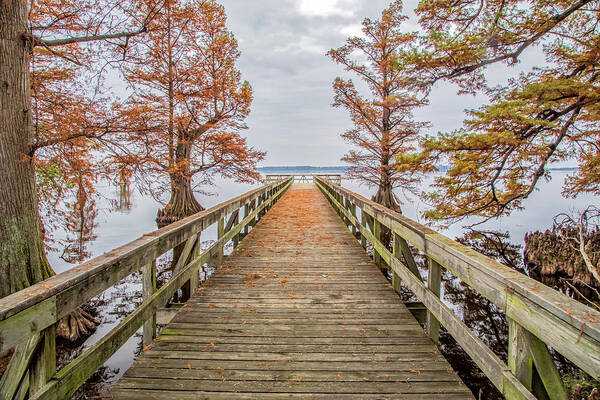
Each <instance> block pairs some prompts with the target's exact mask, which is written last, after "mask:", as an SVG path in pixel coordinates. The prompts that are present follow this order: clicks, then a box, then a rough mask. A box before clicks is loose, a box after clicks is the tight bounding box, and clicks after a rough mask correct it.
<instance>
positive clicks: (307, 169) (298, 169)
mask: <svg viewBox="0 0 600 400" xmlns="http://www.w3.org/2000/svg"><path fill="white" fill-rule="evenodd" d="M347 168H348V167H345V166H342V165H339V166H324V167H320V166H313V165H294V166H268V167H260V168H257V170H258V171H259V172H263V173H273V172H277V173H279V172H294V173H311V172H338V173H344V172H346V169H347ZM437 168H438V170H439V171H441V172H444V171H447V170H448V168H449V167H448V166H447V165H439V166H438V167H437ZM548 170H550V171H564V172H573V171H577V167H552V168H548Z"/></svg>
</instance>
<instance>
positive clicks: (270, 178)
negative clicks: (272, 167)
mask: <svg viewBox="0 0 600 400" xmlns="http://www.w3.org/2000/svg"><path fill="white" fill-rule="evenodd" d="M289 177H292V178H294V181H296V180H299V181H301V182H303V181H306V180H307V179H308V177H311V178H313V180H314V178H315V177H319V178H325V179H329V180H332V181H333V182H335V183H337V184H338V185H341V183H342V174H302V173H299V174H266V175H265V181H267V182H272V181H276V180H279V179H286V178H289Z"/></svg>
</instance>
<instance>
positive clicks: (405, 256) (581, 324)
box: [314, 177, 600, 400]
mask: <svg viewBox="0 0 600 400" xmlns="http://www.w3.org/2000/svg"><path fill="white" fill-rule="evenodd" d="M314 181H315V184H316V185H317V186H318V187H319V189H320V190H321V191H322V192H323V193H324V195H325V196H326V197H327V198H328V200H329V201H330V203H331V204H332V206H333V207H334V208H335V209H336V211H337V212H338V214H339V215H340V217H341V218H342V219H343V220H344V221H345V223H346V225H347V226H348V227H349V229H351V231H352V232H353V233H354V234H355V236H356V238H357V239H358V240H360V241H361V243H362V245H363V247H365V248H366V244H367V241H368V242H370V243H371V244H372V246H373V250H374V258H375V261H376V264H378V265H380V266H382V267H384V268H390V269H391V270H392V276H393V279H392V285H393V286H394V288H396V290H399V287H400V281H402V282H404V284H405V285H406V286H407V287H408V288H409V289H410V290H411V291H412V293H413V294H414V295H415V296H416V297H417V298H418V299H419V300H420V301H421V302H422V303H423V304H424V305H425V307H426V308H427V321H426V330H427V332H428V333H429V335H430V336H431V338H432V339H433V340H434V342H436V343H437V342H438V335H439V326H440V323H441V324H442V325H443V326H444V327H445V328H446V330H447V331H448V333H449V334H450V335H452V337H453V338H454V339H455V340H456V341H457V342H458V344H460V346H461V347H462V348H463V349H464V350H465V351H466V352H467V353H468V354H469V356H470V357H471V358H472V359H473V361H474V362H476V363H477V365H478V366H479V367H480V368H481V370H482V371H483V372H484V373H485V374H486V376H487V377H488V378H489V379H490V380H491V382H492V383H493V384H494V385H495V386H496V387H497V388H498V389H499V390H500V392H502V393H503V394H504V395H505V397H506V398H507V399H509V400H512V399H535V398H549V399H561V400H566V399H567V394H566V391H565V389H564V388H563V385H562V382H561V379H560V375H559V373H558V371H557V369H556V366H555V364H554V361H553V358H552V356H551V355H550V353H549V351H548V346H550V347H552V348H553V349H554V350H556V351H557V352H559V353H560V354H562V355H563V356H565V357H566V358H567V359H569V360H570V361H571V362H573V363H574V364H575V365H577V366H578V367H580V368H581V369H582V370H584V371H586V372H587V373H588V374H590V375H591V376H592V377H594V378H596V379H598V378H599V377H600V313H599V312H598V311H596V310H593V309H591V308H589V307H587V306H585V305H583V304H581V303H579V302H578V301H575V300H573V299H571V298H569V297H567V296H565V295H563V294H561V293H559V292H557V291H555V290H553V289H551V288H549V287H547V286H545V285H543V284H542V283H540V282H537V281H535V280H533V279H531V278H529V277H527V276H525V275H524V274H522V273H520V272H518V271H515V270H513V269H510V268H508V267H506V266H504V265H503V264H500V263H498V262H496V261H494V260H492V259H490V258H488V257H486V256H484V255H482V254H480V253H478V252H476V251H474V250H472V249H470V248H468V247H466V246H464V245H462V244H460V243H458V242H456V241H454V240H452V239H450V238H448V237H446V236H444V235H442V234H440V233H437V232H435V231H434V230H432V229H429V228H427V227H426V226H423V225H421V224H419V223H417V222H415V221H413V220H411V219H409V218H406V217H404V216H403V215H401V214H399V213H396V212H393V211H391V210H389V209H387V208H385V207H383V206H381V205H379V204H376V203H374V202H372V201H369V200H367V199H365V198H364V197H362V196H360V195H358V194H356V193H354V192H351V191H349V190H347V189H345V188H343V187H341V186H339V185H337V184H335V183H333V182H331V181H328V180H325V179H322V178H319V177H315V180H314ZM358 213H360V217H359V214H358ZM359 218H360V220H359ZM382 227H386V228H387V229H389V230H390V231H391V234H392V237H393V246H392V247H393V250H392V251H390V250H388V248H387V246H385V245H384V244H383V243H382V242H381V240H380V239H381V231H382ZM409 244H410V245H412V246H414V248H416V249H418V250H419V251H420V252H422V253H423V254H424V256H425V257H426V258H427V259H428V265H429V272H428V277H427V282H424V281H423V279H422V278H421V275H420V272H419V270H418V268H417V266H416V263H415V261H414V258H413V254H412V252H411V248H410V247H409ZM444 268H445V269H447V270H448V271H450V272H451V273H452V274H454V275H455V276H457V277H458V278H460V279H461V280H462V281H463V282H464V283H466V284H467V285H469V286H470V287H471V288H472V289H474V290H475V291H477V292H478V293H479V294H481V295H483V296H484V297H486V298H487V299H489V300H490V301H491V302H493V303H494V304H495V305H496V306H498V307H499V308H500V309H502V310H504V311H505V313H506V318H507V322H508V326H509V337H508V365H507V364H506V363H505V362H504V361H503V360H502V359H500V357H498V356H497V355H496V354H494V353H493V352H492V351H491V350H490V349H489V348H488V347H487V346H486V345H485V343H483V341H481V339H479V337H478V336H477V335H476V334H475V333H473V332H472V331H471V330H470V329H469V328H468V327H467V326H466V325H465V324H464V322H463V321H462V320H461V319H460V318H459V317H458V316H456V315H455V314H454V313H453V312H452V310H451V309H450V308H449V307H448V306H447V305H446V304H445V303H444V302H442V301H441V299H440V285H441V274H442V269H444Z"/></svg>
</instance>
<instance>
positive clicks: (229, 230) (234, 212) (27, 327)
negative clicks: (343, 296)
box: [0, 178, 293, 400]
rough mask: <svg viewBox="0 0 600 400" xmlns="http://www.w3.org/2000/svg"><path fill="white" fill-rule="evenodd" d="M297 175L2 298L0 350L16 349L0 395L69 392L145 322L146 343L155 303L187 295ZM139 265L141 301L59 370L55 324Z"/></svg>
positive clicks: (16, 397) (16, 398) (14, 399)
mask: <svg viewBox="0 0 600 400" xmlns="http://www.w3.org/2000/svg"><path fill="white" fill-rule="evenodd" d="M292 182H293V179H292V178H287V179H284V180H279V181H277V182H273V183H270V184H267V185H265V186H263V187H260V188H258V189H255V190H252V191H250V192H248V193H246V194H243V195H241V196H238V197H236V198H234V199H231V200H229V201H226V202H224V203H221V204H219V205H217V206H214V207H212V208H210V209H208V210H206V211H202V212H199V213H197V214H195V215H192V216H190V217H188V218H185V219H183V220H181V221H178V222H175V223H173V224H170V225H168V226H166V227H164V228H161V229H158V230H156V231H154V232H151V233H148V234H146V235H143V236H142V237H141V238H139V239H137V240H134V241H133V242H130V243H128V244H126V245H124V246H121V247H119V248H116V249H114V250H111V251H109V252H108V253H105V254H103V255H101V256H99V257H96V258H94V259H92V260H90V261H87V262H85V263H83V264H81V265H79V266H77V267H74V268H72V269H70V270H68V271H65V272H63V273H61V274H58V275H56V276H54V277H52V278H50V279H47V280H45V281H43V282H40V283H38V284H35V285H33V286H30V287H28V288H26V289H24V290H21V291H19V292H17V293H14V294H11V295H9V296H7V297H4V298H2V299H0V352H2V353H3V352H6V351H7V350H10V349H12V348H14V349H15V350H14V353H13V356H12V358H11V361H10V363H9V365H8V367H7V369H6V372H5V373H4V374H3V375H2V379H1V380H0V399H2V400H20V399H24V398H29V399H56V400H64V399H67V398H69V396H70V395H71V394H73V393H74V392H75V391H76V390H77V388H79V387H80V386H81V385H82V384H83V383H84V382H85V381H86V380H87V379H88V378H89V377H90V376H91V375H92V374H93V373H94V372H95V371H96V370H97V369H98V368H100V367H101V366H102V365H103V364H104V362H105V361H106V360H108V358H110V356H112V355H113V354H114V353H115V352H116V351H117V350H118V349H119V348H120V347H121V346H122V345H123V344H124V343H125V342H126V341H127V340H128V339H129V338H130V337H131V336H132V335H133V334H135V332H136V331H137V330H138V329H139V328H140V327H141V326H143V343H144V346H146V345H147V344H149V343H150V342H151V341H152V339H153V337H154V336H155V335H156V311H157V310H158V309H160V308H162V307H164V306H165V305H166V304H167V303H168V302H169V301H170V299H171V298H172V297H173V295H174V294H176V293H177V292H179V290H180V289H181V290H182V292H183V293H184V297H185V296H186V293H187V296H189V294H190V293H193V292H195V291H196V289H197V288H198V286H199V271H200V268H201V267H203V266H204V265H205V264H206V263H208V264H210V265H214V266H218V265H219V264H220V263H221V261H222V259H223V246H224V245H225V244H226V243H228V242H229V241H233V244H234V246H235V245H237V243H238V242H239V240H240V237H241V236H242V235H243V234H247V233H248V230H249V227H253V226H254V225H255V224H256V222H257V221H258V220H259V219H260V218H261V217H262V216H263V215H264V214H265V213H266V212H267V210H268V209H269V208H270V207H272V205H273V204H275V202H276V201H277V200H278V199H279V198H280V197H281V196H282V195H283V193H285V191H286V190H287V189H288V188H289V187H290V186H291V184H292ZM242 209H243V213H242ZM215 223H216V224H217V225H218V229H217V231H218V232H217V240H216V241H215V242H214V243H213V244H212V245H211V246H210V247H209V248H208V249H206V250H205V251H204V252H201V248H200V243H201V242H200V234H201V233H202V231H203V230H206V228H208V227H209V226H211V225H212V224H215ZM179 245H183V250H182V252H181V255H180V257H179V259H178V260H177V263H176V264H175V268H174V271H173V275H172V277H171V278H170V279H169V281H168V282H166V283H165V284H164V285H163V286H162V287H161V288H160V289H158V290H157V288H156V259H157V258H158V257H159V256H161V255H162V254H164V253H166V252H168V251H170V250H171V249H173V248H174V247H176V246H179ZM211 263H212V264H211ZM139 270H141V271H142V283H143V302H142V303H141V304H140V305H139V306H138V307H137V308H136V309H135V310H134V311H133V312H132V313H131V314H129V315H128V316H127V317H126V318H124V319H123V320H122V321H121V322H120V323H119V324H118V325H117V326H116V327H114V328H113V329H112V330H111V331H110V332H108V333H107V334H106V335H104V337H102V339H100V340H99V341H98V342H96V343H95V344H94V345H93V346H91V347H90V348H88V349H86V350H85V351H84V352H83V353H82V354H81V355H79V356H78V357H77V358H75V359H74V360H73V361H71V362H70V363H69V364H67V365H66V366H65V367H64V368H62V369H61V370H59V371H57V370H56V343H55V332H56V325H57V323H58V322H59V320H60V319H61V318H62V317H64V316H66V315H68V314H69V313H71V312H72V311H74V310H75V309H77V308H78V307H79V306H81V305H82V304H85V303H86V302H87V301H88V300H90V299H91V298H92V297H94V296H96V295H98V294H100V293H102V292H103V291H104V290H106V289H108V288H110V287H112V286H114V285H116V284H117V283H119V281H121V280H122V279H123V278H125V277H126V276H128V275H131V274H133V273H135V272H137V271H139Z"/></svg>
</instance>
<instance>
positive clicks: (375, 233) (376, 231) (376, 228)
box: [373, 219, 384, 269]
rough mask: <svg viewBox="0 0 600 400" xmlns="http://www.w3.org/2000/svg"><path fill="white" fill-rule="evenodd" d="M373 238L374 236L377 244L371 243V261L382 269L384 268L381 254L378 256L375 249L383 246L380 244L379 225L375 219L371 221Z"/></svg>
mask: <svg viewBox="0 0 600 400" xmlns="http://www.w3.org/2000/svg"><path fill="white" fill-rule="evenodd" d="M373 236H375V239H376V241H377V242H379V243H373V260H374V261H375V265H377V266H378V267H379V268H381V269H383V268H384V266H383V260H382V258H381V254H379V252H378V251H377V248H376V245H383V244H382V243H381V223H380V222H379V221H378V220H376V219H373Z"/></svg>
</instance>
